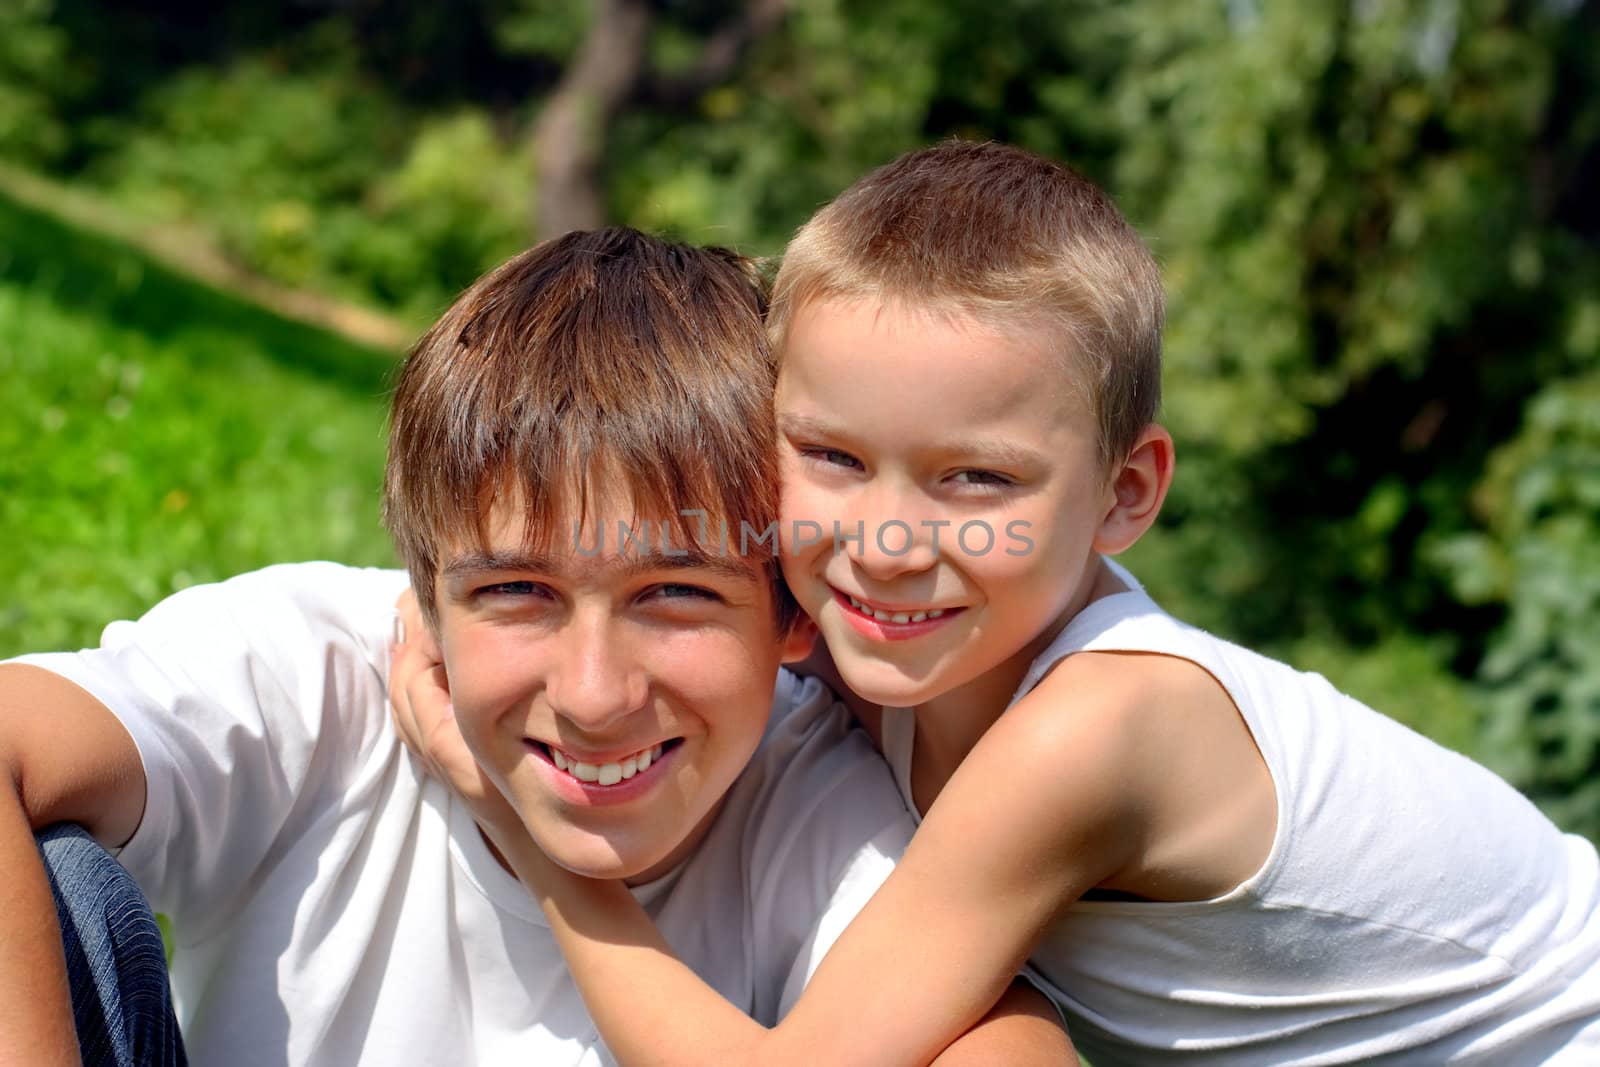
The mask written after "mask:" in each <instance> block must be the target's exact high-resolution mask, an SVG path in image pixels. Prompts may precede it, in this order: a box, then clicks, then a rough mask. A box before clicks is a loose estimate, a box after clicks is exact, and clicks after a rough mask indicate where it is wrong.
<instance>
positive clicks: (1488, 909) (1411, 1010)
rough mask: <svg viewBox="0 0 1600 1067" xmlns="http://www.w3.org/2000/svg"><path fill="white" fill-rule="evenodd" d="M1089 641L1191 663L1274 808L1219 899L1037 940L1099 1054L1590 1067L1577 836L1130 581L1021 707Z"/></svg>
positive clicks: (906, 741)
mask: <svg viewBox="0 0 1600 1067" xmlns="http://www.w3.org/2000/svg"><path fill="white" fill-rule="evenodd" d="M1122 573H1123V574H1124V576H1125V577H1126V578H1127V580H1128V581H1129V582H1130V584H1132V585H1135V586H1137V583H1136V582H1133V580H1132V578H1131V576H1127V575H1126V572H1122ZM1080 650H1101V651H1112V650H1116V651H1139V652H1157V653H1162V654H1165V655H1170V656H1177V657H1180V658H1183V659H1187V660H1190V661H1192V662H1194V663H1197V664H1199V665H1200V666H1201V667H1203V668H1205V669H1206V670H1207V671H1208V672H1209V673H1210V674H1211V675H1212V676H1213V677H1215V678H1216V680H1217V681H1218V682H1219V683H1220V684H1221V685H1222V686H1223V688H1225V689H1226V690H1227V691H1228V694H1229V696H1231V697H1232V699H1233V702H1234V704H1235V705H1236V706H1237V707H1238V709H1239V712H1240V714H1241V715H1242V716H1243V718H1244V721H1245V723H1246V724H1247V725H1248V726H1249V728H1250V731H1251V733H1252V734H1253V735H1254V737H1255V741H1256V744H1257V746H1258V747H1259V748H1260V750H1261V754H1262V757H1263V758H1264V759H1265V761H1266V764H1267V768H1268V770H1269V771H1270V772H1271V774H1272V779H1273V784H1274V786H1275V788H1276V791H1277V798H1278V821H1277V829H1276V832H1275V835H1274V841H1273V844H1272V847H1271V850H1270V853H1269V855H1268V857H1267V859H1266V861H1265V862H1264V864H1263V865H1262V867H1261V869H1260V870H1259V871H1257V872H1256V873H1255V874H1254V875H1253V876H1252V877H1250V878H1249V879H1247V880H1246V881H1245V882H1244V883H1243V884H1241V885H1239V886H1237V887H1236V888H1234V889H1233V890H1232V891H1231V892H1229V893H1226V894H1224V895H1223V896H1220V897H1217V898H1215V899H1213V900H1205V901H1195V902H1185V903H1161V902H1150V901H1111V900H1081V901H1079V902H1077V903H1076V904H1074V905H1073V906H1072V907H1071V908H1069V909H1068V910H1067V911H1066V913H1065V914H1064V915H1063V916H1062V918H1061V919H1060V920H1058V921H1057V923H1056V924H1055V926H1054V927H1053V928H1052V929H1051V930H1050V931H1049V933H1048V934H1047V935H1046V936H1045V938H1044V939H1043V941H1042V942H1041V943H1040V945H1039V946H1038V948H1037V951H1036V952H1035V953H1034V955H1033V957H1032V958H1031V960H1030V961H1029V962H1030V963H1031V964H1032V966H1033V968H1034V970H1035V972H1036V975H1037V977H1038V978H1039V979H1041V980H1040V981H1038V982H1037V983H1036V984H1038V985H1039V986H1040V987H1041V988H1042V989H1044V990H1045V992H1046V993H1047V994H1048V995H1049V996H1050V997H1051V998H1052V999H1053V1000H1054V1001H1055V1002H1056V1003H1057V1005H1058V1006H1059V1007H1060V1008H1061V1009H1062V1011H1063V1013H1064V1014H1065V1016H1066V1017H1067V1020H1068V1029H1069V1032H1070V1033H1071V1034H1072V1038H1073V1041H1074V1042H1075V1043H1076V1044H1077V1045H1078V1047H1079V1049H1080V1050H1081V1051H1082V1052H1083V1053H1084V1054H1085V1055H1087V1056H1088V1057H1089V1058H1090V1059H1092V1060H1093V1061H1094V1062H1095V1063H1096V1064H1097V1065H1099V1064H1123V1063H1126V1064H1169V1063H1183V1064H1189V1063H1196V1064H1202V1063H1203V1064H1219V1065H1226V1067H1252V1065H1257V1067H1284V1065H1289V1064H1301V1065H1307V1064H1343V1063H1358V1062H1359V1063H1384V1064H1413V1065H1422V1067H1432V1065H1434V1064H1443V1063H1452V1064H1465V1063H1472V1064H1495V1065H1497V1067H1498V1065H1502V1064H1504V1065H1516V1067H1522V1065H1524V1064H1528V1065H1531V1064H1562V1065H1567V1064H1571V1065H1573V1067H1579V1065H1582V1067H1593V1065H1595V1064H1600V861H1597V859H1596V855H1595V849H1594V846H1593V845H1591V844H1590V843H1589V842H1588V841H1586V840H1584V839H1582V838H1580V837H1576V836H1574V835H1570V834H1562V833H1561V832H1560V831H1558V830H1557V829H1556V828H1555V826H1554V825H1552V824H1551V823H1550V821H1549V820H1548V819H1546V818H1545V817H1544V816H1543V815H1541V814H1540V813H1539V811H1538V810H1537V809H1536V808H1535V807H1534V806H1533V805H1532V804H1530V803H1529V802H1528V801H1527V800H1525V799H1524V798H1523V797H1522V796H1521V795H1520V794H1518V793H1517V792H1516V791H1515V790H1514V789H1512V788H1511V787H1510V786H1509V785H1507V784H1506V783H1505V782H1503V781H1501V780H1500V779H1499V778H1496V777H1495V776H1494V775H1493V774H1491V773H1490V772H1488V771H1487V770H1485V769H1484V768H1482V767H1480V766H1478V765H1477V764H1475V763H1473V762H1471V761H1470V760H1467V759H1465V758H1464V757H1462V756H1459V755H1457V754H1456V753H1454V752H1450V751H1447V750H1446V749H1443V748H1440V747H1439V746H1438V745H1436V744H1434V743H1433V742H1431V741H1429V740H1427V739H1426V738H1424V737H1422V736H1421V735H1419V734H1416V733H1414V732H1412V731H1411V730H1408V729H1406V728H1405V727H1404V726H1402V725H1400V724H1399V723H1397V722H1395V721H1394V720H1392V719H1388V718H1385V717H1384V716H1382V715H1380V714H1378V713H1377V712H1375V711H1373V710H1371V709H1370V708H1367V707H1365V706H1363V705H1362V704H1359V703H1357V702H1356V701H1355V700H1352V699H1351V698H1350V697H1347V696H1345V695H1344V694H1342V693H1340V692H1338V691H1337V690H1336V689H1334V688H1333V686H1331V685H1329V684H1328V682H1327V681H1326V680H1324V679H1323V678H1321V677H1320V676H1318V675H1315V674H1306V673H1302V672H1299V671H1296V670H1293V669H1292V668H1290V667H1287V666H1285V665H1284V664H1282V663H1278V662H1275V661H1273V660H1270V659H1267V658H1266V657H1264V656H1260V655H1258V654H1256V653H1254V652H1251V651H1249V650H1248V649H1244V648H1240V647H1239V646H1238V645H1233V644H1229V643H1228V642H1226V641H1222V640H1220V639H1218V638H1215V637H1212V636H1211V635H1210V634H1207V633H1205V632H1203V631H1201V630H1197V629H1195V628H1193V627H1191V626H1187V625H1185V624H1184V623H1181V622H1179V621H1178V620H1176V619H1174V618H1172V616H1170V615H1167V614H1166V613H1165V612H1163V611H1162V610H1161V609H1160V608H1159V607H1157V606H1156V604H1155V602H1154V601H1152V600H1151V599H1150V597H1149V596H1147V595H1146V594H1145V593H1144V591H1143V590H1142V589H1138V588H1135V589H1134V590H1133V591H1131V592H1126V593H1120V594H1117V595H1114V596H1109V597H1106V598H1104V599H1102V600H1099V601H1096V602H1095V603H1093V604H1090V605H1089V606H1088V607H1087V608H1086V609H1085V610H1084V611H1083V612H1081V613H1080V614H1079V615H1077V616H1076V617H1075V618H1073V619H1072V621H1071V622H1070V623H1068V625H1067V626H1066V627H1065V628H1064V629H1063V630H1062V632H1061V633H1060V634H1059V635H1058V636H1057V638H1056V639H1055V641H1054V642H1052V644H1051V645H1050V647H1049V648H1048V649H1047V650H1046V651H1045V652H1044V653H1043V654H1041V655H1040V656H1039V657H1038V658H1037V659H1036V660H1035V661H1034V663H1033V665H1032V667H1031V668H1030V669H1029V671H1028V673H1027V675H1026V676H1025V677H1024V679H1023V682H1022V684H1021V686H1020V687H1019V688H1018V691H1017V695H1016V696H1015V697H1014V698H1013V701H1015V700H1018V699H1021V698H1022V697H1023V696H1024V695H1026V694H1027V693H1028V691H1029V690H1031V689H1032V688H1033V687H1034V686H1035V685H1036V684H1038V682H1039V681H1040V679H1041V678H1043V677H1044V675H1045V673H1046V672H1047V671H1048V670H1049V669H1050V668H1051V667H1052V666H1054V665H1055V664H1056V663H1057V662H1059V661H1060V660H1061V659H1062V658H1063V657H1065V656H1068V655H1071V654H1072V653H1074V652H1076V651H1080ZM1061 711H1062V713H1063V714H1070V713H1071V711H1072V709H1071V707H1070V705H1068V706H1064V707H1063V708H1062V709H1061ZM883 733H884V755H885V756H886V757H887V758H888V760H889V762H890V764H891V766H893V767H894V769H895V774H896V778H897V780H898V781H899V782H900V784H901V787H902V791H903V792H904V794H905V796H906V797H907V798H909V797H910V769H911V753H912V744H913V740H914V735H915V721H914V717H913V715H912V714H911V713H910V712H909V711H907V710H905V709H886V710H885V713H884V725H883ZM1194 758H1196V759H1204V758H1205V754H1204V753H1195V757H1194Z"/></svg>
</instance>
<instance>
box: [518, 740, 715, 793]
mask: <svg viewBox="0 0 1600 1067" xmlns="http://www.w3.org/2000/svg"><path fill="white" fill-rule="evenodd" d="M682 743H683V738H681V737H675V738H672V739H671V740H669V741H663V742H660V743H658V744H654V745H651V746H650V747H648V748H642V749H640V750H639V751H637V752H634V753H631V754H630V755H628V756H626V757H624V758H622V759H620V760H612V761H609V762H606V763H586V762H584V761H583V760H580V759H578V758H577V757H575V756H570V755H568V754H567V753H565V752H563V751H561V749H559V748H556V747H555V746H554V745H550V744H546V743H545V742H543V741H534V742H533V744H534V746H535V747H536V748H538V749H539V750H540V752H541V753H542V754H543V755H544V757H545V758H546V759H547V760H549V761H550V763H551V765H552V766H554V767H555V769H556V770H558V771H561V772H563V773H564V774H566V775H568V776H569V777H572V778H576V779H577V780H578V781H580V782H583V783H584V784H586V785H599V786H611V785H616V784H618V783H619V782H625V781H627V780H628V779H630V778H632V777H634V776H635V775H639V774H642V773H644V772H645V771H647V770H649V769H650V766H651V764H653V763H655V762H656V761H657V760H659V759H660V758H661V757H662V755H663V754H664V753H667V752H670V751H672V750H673V749H674V748H677V747H678V746H679V745H681V744H682Z"/></svg>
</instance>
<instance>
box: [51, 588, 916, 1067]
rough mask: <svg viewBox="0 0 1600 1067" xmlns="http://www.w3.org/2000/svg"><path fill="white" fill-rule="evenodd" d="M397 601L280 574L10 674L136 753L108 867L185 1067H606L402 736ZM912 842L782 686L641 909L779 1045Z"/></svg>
mask: <svg viewBox="0 0 1600 1067" xmlns="http://www.w3.org/2000/svg"><path fill="white" fill-rule="evenodd" d="M405 584H406V576H405V575H404V574H403V573H401V572H397V571H379V570H357V569H352V568H347V567H342V566H338V565H335V564H329V563H308V564H296V565H288V566H279V567H271V568H268V569H266V570H263V571H258V572H255V573H252V574H246V575H243V576H241V577H238V578H234V579H232V580H230V581H227V582H223V583H221V584H217V585H210V586H201V587H197V588H194V589H189V590H186V591H184V592H182V593H179V594H177V595H176V596H173V597H171V598H169V599H168V600H166V601H164V602H163V603H161V604H160V605H158V606H157V607H155V608H154V609H153V610H152V611H151V612H150V613H149V614H148V615H146V616H145V617H144V618H143V619H142V620H140V621H139V622H137V623H134V622H118V623H113V624H112V625H111V626H110V627H108V628H107V629H106V631H105V634H104V637H103V643H102V646H101V647H100V648H99V649H93V650H88V651H84V652H80V653H64V654H55V655H42V656H28V657H23V658H22V659H21V660H20V661H19V662H26V663H32V664H35V665H37V666H40V667H44V668H47V669H49V670H51V671H54V672H56V673H58V674H60V675H63V676H64V677H66V678H68V679H70V680H72V681H73V682H75V683H77V684H78V685H79V686H81V687H83V688H84V689H86V690H88V691H89V692H90V693H93V694H94V695H95V696H96V697H97V698H98V699H99V700H100V701H101V702H102V703H103V704H105V705H106V706H107V707H108V708H110V709H111V710H112V711H113V712H114V713H115V714H116V715H117V716H118V717H119V718H120V719H121V720H122V722H123V723H124V724H125V725H126V726H127V728H128V730H129V732H130V733H131V734H132V736H133V739H134V741H135V743H136V744H137V746H138V749H139V753H140V756H141V758H142V759H143V761H144V768H145V774H146V777H147V780H148V789H149V792H148V801H147V804H146V808H145V813H144V818H143V821H142V822H141V823H140V826H139V829H138V831H137V832H136V833H135V834H134V836H133V838H132V840H130V841H129V842H128V844H127V846H126V847H125V848H124V849H123V850H122V852H121V856H120V859H121V861H122V862H123V864H124V865H125V866H126V867H127V868H128V869H129V870H130V871H131V872H132V873H133V875H134V876H135V878H136V879H137V880H138V881H139V884H140V885H141V886H142V887H143V888H144V889H145V891H146V893H147V894H148V895H149V897H150V899H151V902H152V903H153V904H154V906H155V908H156V910H158V911H161V912H164V913H166V914H167V915H168V916H170V917H171V919H172V923H173V933H174V939H175V955H174V958H173V966H172V974H173V987H174V993H175V996H176V999H177V1002H178V1015H179V1022H180V1024H181V1026H182V1029H183V1033H184V1038H185V1041H186V1042H187V1044H188V1049H189V1055H190V1058H191V1060H192V1061H193V1062H194V1063H195V1064H197V1065H201V1067H204V1065H207V1064H219V1065H227V1067H249V1065H255V1064H259V1065H262V1067H265V1065H277V1067H284V1065H301V1064H307V1065H310V1064H327V1065H329V1067H352V1065H361V1064H370V1065H383V1067H390V1065H393V1064H407V1065H429V1064H438V1065H447V1067H461V1065H466V1064H474V1063H478V1064H488V1065H493V1064H519V1065H521V1064H539V1065H541V1067H544V1065H563V1064H574V1065H576V1064H583V1065H594V1064H601V1063H607V1062H610V1057H609V1056H608V1055H607V1054H606V1053H605V1050H604V1048H603V1046H602V1045H601V1043H600V1041H599V1038H598V1036H597V1034H596V1032H595V1029H594V1027H593V1024H592V1023H591V1022H590V1020H589V1016H588V1013H587V1012H586V1011H585V1010H584V1007H583V1003H582V1001H581V1000H580V998H579V996H578V993H577V991H576V989H575V987H574V986H573V984H572V982H571V980H570V978H569V977H568V975H567V972H566V968H565V965H564V963H563V961H562V958H561V954H560V952H559V951H558V949H557V948H556V945H555V943H554V941H553V940H552V939H551V936H550V933H549V930H548V928H547V927H546V925H545V922H544V919H543V915H542V913H541V912H540V910H539V908H538V906H537V904H536V903H535V902H534V900H533V898H532V897H531V896H530V895H529V894H528V892H527V891H526V890H525V889H524V888H523V887H522V886H521V885H520V884H519V883H517V882H516V880H515V879H513V878H512V877H511V876H510V875H509V874H507V873H506V872H505V871H504V869H502V868H501V867H500V866H499V864H497V863H496V862H495V860H494V859H493V857H492V856H491V855H490V854H489V852H488V849H487V848H486V846H485V845H484V843H483V840H482V838H481V837H480V836H479V833H478V831H477V827H476V825H475V823H474V822H473V821H472V817H471V815H470V813H469V812H468V811H467V809H466V808H465V807H464V806H463V805H462V803H461V802H459V801H458V800H457V799H456V798H455V796H454V795H453V794H452V793H451V792H450V790H449V789H448V788H446V787H445V786H443V785H442V784H440V783H438V782H436V781H433V780H430V779H428V778H426V777H425V776H424V775H423V774H422V773H421V771H420V769H419V767H418V765H417V764H416V763H415V762H414V761H413V758H412V757H411V756H410V755H409V754H408V753H406V752H405V751H404V749H403V748H402V746H401V745H400V744H399V742H398V740H397V738H396V736H395V734H394V731H393V728H392V725H391V723H390V721H389V716H388V712H387V704H386V696H385V679H386V677H387V672H388V638H389V630H390V624H391V618H392V614H393V605H394V601H395V597H396V596H397V595H398V594H399V592H400V590H401V589H402V588H403V587H404V586H405ZM62 743H63V744H70V743H71V739H70V738H63V739H62ZM911 830H912V826H911V822H910V818H909V815H908V814H907V812H906V810H905V806H904V804H903V803H902V801H901V799H900V796H899V793H898V792H897V791H896V788H895V785H894V782H893V780H892V778H891V777H890V775H889V772H888V769H887V768H886V767H885V766H884V764H883V761H882V760H881V759H880V758H879V757H878V755H877V753H876V752H875V751H874V750H873V748H872V746H871V744H870V742H869V741H868V740H867V738H866V737H865V735H863V734H862V733H861V732H860V731H859V730H855V729H852V723H851V719H850V717H849V714H848V712H847V711H846V710H845V709H844V708H843V706H842V705H839V704H836V703H835V702H834V701H833V698H832V696H831V694H829V693H828V691H827V690H826V689H825V688H824V687H822V686H821V685H820V684H819V683H817V682H816V681H815V680H801V679H798V678H796V677H795V676H793V675H790V674H788V673H787V672H784V673H782V674H781V675H780V677H779V680H778V685H777V689H776V692H775V694H774V699H773V718H772V721H771V724H770V725H769V727H768V730H767V735H766V737H765V738H764V739H763V742H762V745H761V748H760V750H759V751H758V752H757V754H756V756H755V758H754V760H753V761H752V762H751V765H750V767H749V768H748V769H747V770H746V771H745V773H744V774H743V775H742V776H741V777H740V778H739V780H738V782H737V783H736V784H735V786H734V788H733V789H732V791H731V792H730V793H729V796H728V801H727V804H726V805H725V806H724V808H723V810H722V812H721V814H720V815H719V817H718V818H717V820H716V822H715V824H714V825H713V826H712V828H711V830H710V832H709V833H708V834H707V836H706V838H705V840H704V842H703V844H702V845H701V846H700V848H699V849H698V850H697V851H696V852H695V854H694V855H693V856H692V857H690V858H689V859H688V860H686V861H685V862H684V863H683V864H681V865H680V866H679V867H678V868H676V869H675V870H673V871H672V872H671V873H669V874H668V875H666V876H665V877H663V878H661V879H659V880H657V881H656V882H653V883H651V884H650V885H647V886H644V887H642V888H640V889H638V890H637V891H636V893H637V895H638V896H639V897H640V899H641V900H642V901H643V902H644V903H645V905H646V907H647V909H648V910H649V911H650V913H651V914H652V915H653V916H654V917H655V919H656V921H657V923H658V924H659V925H660V927H661V930H662V933H663V934H664V935H665V936H666V938H667V940H668V941H669V942H670V943H671V944H672V946H673V947H674V949H676V950H677V951H678V952H679V953H680V954H681V956H682V957H683V959H684V961H685V962H686V963H688V964H689V965H690V966H691V967H693V968H694V969H695V970H696V971H697V972H698V973H699V974H700V975H701V976H703V977H704V978H705V979H706V980H707V981H708V982H710V983H711V984H712V985H713V986H714V987H716V989H717V990H719V991H720V992H721V993H722V994H723V995H724V996H726V997H727V998H728V999H729V1000H730V1001H732V1002H733V1003H734V1004H735V1005H737V1006H739V1007H740V1008H742V1009H744V1010H745V1011H746V1012H748V1013H749V1014H750V1015H752V1016H753V1017H754V1018H756V1019H758V1020H760V1021H762V1022H765V1023H768V1024H771V1023H774V1022H776V1021H777V1019H778V1018H779V1017H780V1016H781V1015H782V1014H783V1012H784V1011H786V1010H787V1009H788V1007H789V1006H790V1005H792V1004H793V1003H794V1001H795V999H796V998H797V997H798V995H799V992H800V989H801V987H802V986H803V985H804V983H805V981H806V979H807V978H808V977H809V976H810V974H811V972H812V970H813V969H814V968H815V967H816V965H817V964H818V963H819V962H820V960H821V958H822V956H823V954H824V953H825V952H826V950H827V948H828V946H829V945H831V944H832V942H833V939H834V938H835V937H836V936H837V935H838V933H839V932H840V931H841V930H842V929H843V928H844V927H845V925H847V924H848V923H849V921H850V919H851V918H852V917H853V916H854V915H855V913H856V912H857V911H858V910H859V909H860V908H861V906H862V905H863V904H864V903H865V902H866V900H867V898H868V897H870V896H871V894H872V893H873V891H874V890H876V888H877V887H878V885H879V884H880V883H881V882H882V881H883V879H884V878H885V877H886V876H887V875H888V873H889V871H890V870H891V869H892V867H893V864H894V861H895V859H896V858H897V857H898V856H899V854H900V853H901V851H902V850H903V849H904V847H905V845H906V842H907V841H908V840H909V839H910V835H911Z"/></svg>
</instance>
